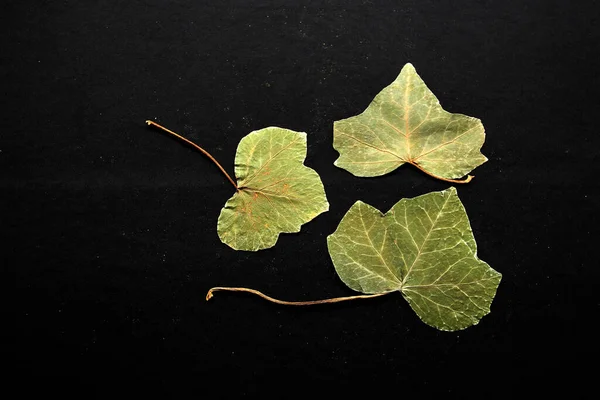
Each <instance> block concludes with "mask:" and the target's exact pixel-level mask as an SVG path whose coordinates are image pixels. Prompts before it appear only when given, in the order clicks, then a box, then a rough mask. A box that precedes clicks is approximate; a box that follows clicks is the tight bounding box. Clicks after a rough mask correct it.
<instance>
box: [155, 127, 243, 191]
mask: <svg viewBox="0 0 600 400" xmlns="http://www.w3.org/2000/svg"><path fill="white" fill-rule="evenodd" d="M146 123H147V124H148V125H150V126H156V127H157V128H159V129H162V130H163V131H165V132H167V133H170V134H171V135H173V136H175V137H176V138H178V139H180V140H183V141H184V142H186V143H187V144H189V145H191V146H193V147H194V148H195V149H197V150H199V151H200V152H201V153H202V154H204V155H205V156H206V157H208V158H210V160H211V161H212V162H214V163H215V164H217V167H219V169H220V170H221V172H222V173H224V174H225V176H226V177H227V179H229V182H231V184H232V185H233V187H234V188H235V189H236V190H238V187H237V185H236V183H235V181H234V180H233V179H231V176H229V174H228V173H227V171H225V169H224V168H223V167H222V166H221V164H219V162H218V161H217V160H216V159H215V158H214V157H213V156H212V155H211V154H210V153H209V152H208V151H206V150H204V149H203V148H202V147H200V146H198V145H197V144H196V143H194V142H192V141H191V140H189V139H186V138H184V137H183V136H181V135H179V134H177V133H175V132H173V131H172V130H169V129H167V128H165V127H164V126H162V125H159V124H157V123H156V122H154V121H150V120H147V121H146Z"/></svg>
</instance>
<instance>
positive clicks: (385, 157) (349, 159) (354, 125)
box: [333, 64, 487, 183]
mask: <svg viewBox="0 0 600 400" xmlns="http://www.w3.org/2000/svg"><path fill="white" fill-rule="evenodd" d="M333 135H334V136H333V147H334V148H335V149H336V150H337V151H338V152H339V153H340V157H339V158H338V159H337V160H336V161H335V165H336V166H338V167H340V168H344V169H346V170H347V171H349V172H351V173H352V174H354V175H356V176H366V177H368V176H380V175H384V174H387V173H388V172H391V171H393V170H395V169H396V168H398V167H399V166H400V165H402V164H405V163H409V164H412V165H414V166H415V167H417V168H419V169H421V170H422V171H423V172H425V173H427V174H429V175H431V176H433V177H435V178H438V179H442V180H447V181H452V182H461V183H463V182H468V181H470V180H471V178H472V177H468V178H467V179H466V180H463V181H455V179H456V178H460V177H462V176H464V175H466V174H468V173H469V172H471V171H472V170H473V169H474V168H476V167H477V166H479V165H481V164H483V163H484V162H485V161H487V158H486V157H485V156H484V155H483V154H481V152H480V149H481V146H482V145H483V142H484V140H485V133H484V128H483V125H482V123H481V121H480V120H479V119H477V118H473V117H468V116H466V115H462V114H452V113H449V112H447V111H445V110H444V109H443V108H442V107H441V106H440V103H439V101H438V99H437V98H436V97H435V95H434V94H433V93H432V92H431V90H429V88H428V87H427V86H426V85H425V82H423V80H422V79H421V77H420V76H419V75H418V74H417V72H416V71H415V68H414V67H413V66H412V65H411V64H406V65H405V66H404V68H402V71H401V72H400V75H399V76H398V77H397V78H396V80H395V81H394V82H392V84H391V85H389V86H388V87H386V88H384V89H383V90H382V91H381V92H380V93H379V94H378V95H377V96H375V99H373V101H372V102H371V104H370V105H369V106H368V107H367V109H366V110H365V111H364V112H363V113H361V114H359V115H357V116H354V117H351V118H347V119H343V120H340V121H336V122H335V123H334V125H333Z"/></svg>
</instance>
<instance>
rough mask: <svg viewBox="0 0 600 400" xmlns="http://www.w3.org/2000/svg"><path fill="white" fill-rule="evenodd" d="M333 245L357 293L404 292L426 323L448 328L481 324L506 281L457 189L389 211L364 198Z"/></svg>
mask: <svg viewBox="0 0 600 400" xmlns="http://www.w3.org/2000/svg"><path fill="white" fill-rule="evenodd" d="M327 244H328V247H329V254H330V256H331V259H332V261H333V264H334V266H335V269H336V271H337V273H338V275H339V276H340V278H341V279H342V281H343V282H344V283H345V284H346V285H348V286H349V287H350V288H351V289H353V290H356V291H358V292H362V293H366V294H374V293H385V292H391V291H399V292H401V293H402V295H403V296H404V298H405V299H406V300H407V301H408V303H409V304H410V305H411V307H412V308H413V310H414V311H415V312H416V313H417V315H418V316H419V317H420V318H421V319H422V320H423V321H424V322H425V323H426V324H428V325H431V326H433V327H435V328H438V329H441V330H446V331H454V330H459V329H464V328H467V327H469V326H471V325H475V324H477V323H478V322H479V320H480V319H481V318H482V317H483V316H484V315H486V314H488V313H489V311H490V304H491V302H492V300H493V298H494V296H495V294H496V289H497V287H498V285H499V283H500V280H501V274H500V273H498V272H496V271H495V270H493V269H492V268H491V267H490V266H489V265H488V264H487V263H485V262H484V261H482V260H480V259H479V258H478V257H477V245H476V244H475V238H474V237H473V232H472V230H471V226H470V224H469V219H468V217H467V214H466V212H465V209H464V207H463V205H462V203H461V201H460V199H459V198H458V196H457V194H456V189H454V188H450V189H447V190H445V191H442V192H432V193H428V194H426V195H423V196H419V197H415V198H413V199H402V200H400V201H399V202H398V203H396V205H394V206H393V207H392V208H391V210H389V211H388V212H387V213H386V214H382V213H381V212H380V211H379V210H377V209H375V208H373V207H371V206H370V205H368V204H365V203H363V202H361V201H358V202H356V203H355V204H354V205H353V206H352V207H351V208H350V210H349V211H348V212H347V213H346V215H345V216H344V218H343V219H342V221H341V222H340V224H339V226H338V228H337V230H336V231H335V232H334V233H333V234H331V235H330V236H329V237H328V238H327Z"/></svg>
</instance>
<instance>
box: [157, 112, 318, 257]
mask: <svg viewBox="0 0 600 400" xmlns="http://www.w3.org/2000/svg"><path fill="white" fill-rule="evenodd" d="M146 123H147V124H148V125H151V126H155V127H157V128H160V129H162V130H163V131H165V132H167V133H169V134H171V135H173V136H175V137H177V138H178V139H180V140H182V141H184V142H186V143H188V144H189V145H191V146H193V147H194V148H196V149H197V150H198V151H200V152H202V153H203V154H204V155H206V156H207V157H208V158H209V159H210V160H211V161H213V162H214V163H215V164H216V165H217V167H219V169H220V170H221V172H223V174H224V175H225V176H226V177H227V179H228V180H229V182H231V184H232V185H233V186H234V187H235V189H236V193H235V194H234V195H233V197H231V198H230V199H229V200H228V201H227V203H225V207H224V208H223V209H222V210H221V214H220V215H219V220H218V222H217V232H218V234H219V238H220V239H221V241H222V242H223V243H225V244H227V245H228V246H230V247H231V248H233V249H235V250H248V251H256V250H262V249H266V248H269V247H272V246H274V245H275V243H276V242H277V238H278V237H279V234H280V233H282V232H299V231H300V227H301V225H302V224H304V223H306V222H308V221H310V220H312V219H313V218H315V217H316V216H317V215H319V214H321V213H322V212H325V211H327V210H329V203H328V202H327V198H326V197H325V188H324V187H323V183H322V182H321V178H320V177H319V175H318V174H317V173H316V172H315V171H314V170H312V169H310V168H308V167H307V166H305V165H304V159H305V158H306V133H304V132H295V131H292V130H289V129H283V128H278V127H269V128H264V129H260V130H258V131H254V132H251V133H249V134H248V135H246V136H245V137H244V138H242V140H240V143H239V145H238V148H237V153H236V156H235V174H236V177H237V180H238V182H237V184H236V182H235V181H234V180H233V179H232V178H231V176H229V174H228V173H227V171H225V169H224V168H223V167H222V166H221V164H219V162H218V161H217V160H216V159H215V158H214V157H213V156H212V155H211V154H210V153H209V152H207V151H206V150H204V149H203V148H202V147H200V146H198V145H197V144H196V143H194V142H192V141H190V140H188V139H186V138H184V137H183V136H181V135H179V134H177V133H175V132H173V131H171V130H169V129H167V128H165V127H164V126H161V125H159V124H157V123H156V122H154V121H149V120H148V121H146Z"/></svg>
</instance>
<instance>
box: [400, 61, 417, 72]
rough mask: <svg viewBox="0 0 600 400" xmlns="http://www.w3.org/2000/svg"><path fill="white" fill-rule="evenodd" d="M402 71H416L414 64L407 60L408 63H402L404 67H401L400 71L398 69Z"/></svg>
mask: <svg viewBox="0 0 600 400" xmlns="http://www.w3.org/2000/svg"><path fill="white" fill-rule="evenodd" d="M404 71H406V72H416V69H415V66H414V65H412V64H411V63H409V62H408V63H406V64H404V67H402V71H400V72H404Z"/></svg>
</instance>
